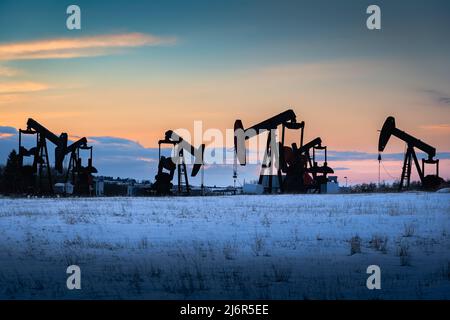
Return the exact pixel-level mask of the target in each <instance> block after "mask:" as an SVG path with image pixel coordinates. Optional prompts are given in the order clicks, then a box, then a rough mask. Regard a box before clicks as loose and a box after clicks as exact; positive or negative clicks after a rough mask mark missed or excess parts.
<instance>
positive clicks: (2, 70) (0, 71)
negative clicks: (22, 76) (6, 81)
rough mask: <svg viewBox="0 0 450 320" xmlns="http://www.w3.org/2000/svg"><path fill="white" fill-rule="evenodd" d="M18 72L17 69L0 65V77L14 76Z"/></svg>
mask: <svg viewBox="0 0 450 320" xmlns="http://www.w3.org/2000/svg"><path fill="white" fill-rule="evenodd" d="M19 73H20V71H19V70H17V69H14V68H10V67H6V66H0V77H14V76H16V75H18V74H19Z"/></svg>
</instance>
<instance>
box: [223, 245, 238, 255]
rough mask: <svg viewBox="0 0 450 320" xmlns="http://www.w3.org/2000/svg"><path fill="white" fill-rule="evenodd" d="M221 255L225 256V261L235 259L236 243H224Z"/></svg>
mask: <svg viewBox="0 0 450 320" xmlns="http://www.w3.org/2000/svg"><path fill="white" fill-rule="evenodd" d="M223 255H224V256H225V259H227V260H234V259H236V255H237V244H236V242H231V241H227V242H225V245H224V246H223Z"/></svg>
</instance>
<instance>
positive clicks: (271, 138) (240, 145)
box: [234, 109, 334, 193]
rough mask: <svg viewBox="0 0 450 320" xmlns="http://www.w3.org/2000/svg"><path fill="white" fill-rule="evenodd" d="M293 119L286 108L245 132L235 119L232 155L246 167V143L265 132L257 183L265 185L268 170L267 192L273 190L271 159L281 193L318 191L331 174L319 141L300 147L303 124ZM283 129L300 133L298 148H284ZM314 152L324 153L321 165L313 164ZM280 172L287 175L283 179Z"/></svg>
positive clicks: (294, 116)
mask: <svg viewBox="0 0 450 320" xmlns="http://www.w3.org/2000/svg"><path fill="white" fill-rule="evenodd" d="M296 118H297V117H296V115H295V112H294V111H293V110H291V109H289V110H286V111H284V112H282V113H280V114H278V115H276V116H274V117H271V118H269V119H267V120H264V121H262V122H260V123H258V124H255V125H253V126H251V127H249V128H247V129H244V126H243V124H242V121H241V120H236V121H235V123H234V133H235V134H234V147H235V156H236V158H237V160H238V161H239V163H240V164H241V165H243V166H244V165H245V164H246V147H245V141H246V140H248V139H250V138H252V137H255V136H256V135H259V134H261V133H263V132H267V131H268V136H267V143H266V148H265V153H264V159H263V163H262V166H261V172H260V176H259V181H258V184H264V177H265V174H264V173H265V172H266V170H267V169H269V175H268V183H267V185H268V186H267V188H266V191H267V192H269V193H271V192H272V189H273V181H272V179H273V175H272V169H273V163H272V159H275V167H276V169H277V179H278V186H279V189H280V192H285V191H286V192H307V191H308V190H313V191H315V192H320V185H321V184H322V183H326V182H327V174H328V173H333V172H334V171H333V169H331V168H330V167H328V165H327V159H326V157H327V155H326V147H324V146H322V140H321V139H320V138H316V139H314V140H312V141H311V142H308V143H307V144H305V145H304V144H303V138H304V129H305V122H304V121H302V122H297V119H296ZM280 125H281V141H280V142H278V144H277V143H276V138H277V137H276V135H277V133H276V130H277V128H278V127H279V126H280ZM286 129H290V130H300V147H298V146H297V144H296V143H293V144H292V147H288V146H285V145H284V144H285V132H286ZM311 150H312V153H313V154H312V156H311ZM316 150H325V162H324V164H323V166H319V165H318V162H317V161H316ZM235 162H237V161H235ZM283 173H285V174H286V175H285V176H284V179H283ZM310 174H311V175H312V176H311V175H310ZM234 176H236V173H234Z"/></svg>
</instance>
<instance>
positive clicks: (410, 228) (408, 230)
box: [403, 223, 416, 238]
mask: <svg viewBox="0 0 450 320" xmlns="http://www.w3.org/2000/svg"><path fill="white" fill-rule="evenodd" d="M404 227H405V229H404V232H403V236H404V237H406V238H409V237H412V236H413V235H414V233H415V231H416V228H415V226H414V224H412V223H408V224H406V223H405V224H404Z"/></svg>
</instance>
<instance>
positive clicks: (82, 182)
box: [19, 118, 97, 194]
mask: <svg viewBox="0 0 450 320" xmlns="http://www.w3.org/2000/svg"><path fill="white" fill-rule="evenodd" d="M22 135H35V136H36V146H35V147H32V148H30V149H29V150H27V149H26V148H25V147H24V146H22ZM47 140H49V141H50V142H52V143H53V144H54V145H55V146H56V147H55V169H56V171H57V172H58V173H60V174H62V173H63V163H64V159H65V156H66V155H67V154H69V153H70V154H71V160H70V162H69V168H68V171H67V175H66V182H67V181H68V177H69V172H71V173H72V177H73V178H74V177H77V179H76V181H75V180H74V179H73V180H72V183H73V184H74V187H75V192H76V193H78V194H84V193H85V192H83V190H84V189H86V187H87V188H89V187H90V186H91V185H92V176H91V173H95V172H97V170H96V169H95V168H94V167H93V166H92V147H88V146H87V140H86V138H81V139H80V140H78V141H77V142H74V143H73V144H71V145H70V146H67V142H68V135H67V133H61V135H60V136H59V137H58V136H57V135H55V134H54V133H52V132H51V131H50V130H48V129H47V128H46V127H44V126H43V125H41V124H40V123H38V122H37V121H35V120H33V119H31V118H30V119H28V121H27V129H25V130H22V129H20V130H19V162H20V167H21V168H22V175H23V176H24V179H25V183H26V185H27V186H32V189H33V190H32V191H33V193H41V194H42V193H49V194H52V193H53V192H54V190H53V177H52V169H51V165H50V160H49V155H48V147H47ZM80 149H90V151H91V154H90V158H89V160H88V166H87V167H86V168H85V167H82V166H81V159H80V157H79V150H80ZM29 156H32V157H33V164H32V165H31V166H29V165H27V166H24V164H23V159H24V157H29ZM86 184H87V186H86Z"/></svg>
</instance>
